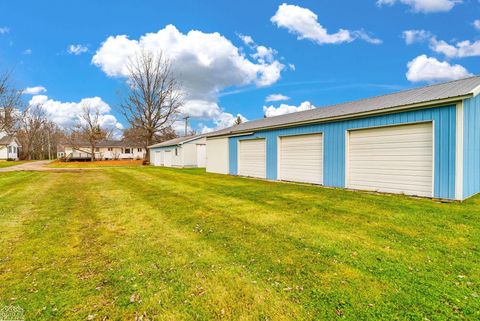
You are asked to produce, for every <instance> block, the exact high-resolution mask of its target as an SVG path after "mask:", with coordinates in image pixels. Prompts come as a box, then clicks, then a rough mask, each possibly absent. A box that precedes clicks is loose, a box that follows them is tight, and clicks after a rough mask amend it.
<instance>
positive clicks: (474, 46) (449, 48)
mask: <svg viewBox="0 0 480 321" xmlns="http://www.w3.org/2000/svg"><path fill="white" fill-rule="evenodd" d="M430 48H431V49H432V50H433V51H435V52H437V53H441V54H444V55H445V56H447V57H448V58H464V57H475V56H480V40H477V41H475V42H471V41H469V40H464V41H460V42H457V43H456V44H454V45H451V44H449V43H447V42H446V41H444V40H437V39H435V38H432V40H431V41H430Z"/></svg>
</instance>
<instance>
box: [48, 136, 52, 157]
mask: <svg viewBox="0 0 480 321" xmlns="http://www.w3.org/2000/svg"><path fill="white" fill-rule="evenodd" d="M47 139H48V160H52V155H51V150H52V147H51V146H50V130H49V131H47Z"/></svg>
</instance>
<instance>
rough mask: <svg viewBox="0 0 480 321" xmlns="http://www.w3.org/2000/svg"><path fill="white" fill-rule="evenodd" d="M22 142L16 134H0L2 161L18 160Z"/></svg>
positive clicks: (0, 157)
mask: <svg viewBox="0 0 480 321" xmlns="http://www.w3.org/2000/svg"><path fill="white" fill-rule="evenodd" d="M19 148H20V143H19V142H18V140H17V139H16V138H15V137H14V136H10V135H5V136H3V137H2V135H0V161H4V160H17V159H18V149H19Z"/></svg>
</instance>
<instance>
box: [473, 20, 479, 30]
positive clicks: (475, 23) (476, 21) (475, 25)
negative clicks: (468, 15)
mask: <svg viewBox="0 0 480 321" xmlns="http://www.w3.org/2000/svg"><path fill="white" fill-rule="evenodd" d="M473 26H474V27H475V29H477V30H480V19H477V20H475V21H474V22H473Z"/></svg>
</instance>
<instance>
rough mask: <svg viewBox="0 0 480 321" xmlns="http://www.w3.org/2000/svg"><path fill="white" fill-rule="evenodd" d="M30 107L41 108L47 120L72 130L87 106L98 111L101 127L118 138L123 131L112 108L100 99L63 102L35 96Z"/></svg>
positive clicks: (30, 102)
mask: <svg viewBox="0 0 480 321" xmlns="http://www.w3.org/2000/svg"><path fill="white" fill-rule="evenodd" d="M29 105H30V106H41V108H42V109H43V110H44V111H45V113H46V115H47V118H48V119H49V120H51V121H53V122H54V123H56V124H57V125H58V126H60V127H62V128H70V127H72V126H74V125H75V124H77V123H78V121H80V115H81V113H82V106H84V105H87V106H89V107H91V108H95V109H98V111H99V113H100V118H99V120H100V125H101V126H102V127H103V128H105V129H108V130H113V132H114V134H115V135H116V136H118V135H119V134H120V132H121V130H122V129H123V126H122V124H121V123H120V122H119V121H118V120H117V118H116V117H115V116H114V115H112V114H110V112H111V108H110V106H109V105H108V104H107V103H106V102H104V101H103V100H102V99H101V98H100V97H91V98H83V99H82V100H80V101H79V102H61V101H58V100H54V99H51V98H48V96H45V95H35V96H33V97H32V98H31V99H30V101H29Z"/></svg>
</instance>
